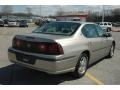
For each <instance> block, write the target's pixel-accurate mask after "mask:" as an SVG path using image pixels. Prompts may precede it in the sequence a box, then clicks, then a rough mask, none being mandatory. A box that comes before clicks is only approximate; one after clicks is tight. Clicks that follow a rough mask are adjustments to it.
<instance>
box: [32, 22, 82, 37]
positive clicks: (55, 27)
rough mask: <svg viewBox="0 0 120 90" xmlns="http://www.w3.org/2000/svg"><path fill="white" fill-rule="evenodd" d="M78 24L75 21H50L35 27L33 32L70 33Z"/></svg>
mask: <svg viewBox="0 0 120 90" xmlns="http://www.w3.org/2000/svg"><path fill="white" fill-rule="evenodd" d="M79 26H80V23H75V22H51V23H48V24H45V25H43V26H42V27H39V28H37V29H36V30H35V31H33V33H43V34H55V35H56V34H57V35H72V34H73V33H74V32H75V31H76V30H77V29H78V27H79Z"/></svg>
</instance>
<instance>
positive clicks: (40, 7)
mask: <svg viewBox="0 0 120 90" xmlns="http://www.w3.org/2000/svg"><path fill="white" fill-rule="evenodd" d="M39 14H40V16H42V6H41V5H40V6H39Z"/></svg>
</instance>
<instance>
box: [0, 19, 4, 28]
mask: <svg viewBox="0 0 120 90" xmlns="http://www.w3.org/2000/svg"><path fill="white" fill-rule="evenodd" d="M0 26H2V27H4V21H3V20H1V19H0Z"/></svg>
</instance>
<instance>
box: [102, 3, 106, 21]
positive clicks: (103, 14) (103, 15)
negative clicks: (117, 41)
mask: <svg viewBox="0 0 120 90" xmlns="http://www.w3.org/2000/svg"><path fill="white" fill-rule="evenodd" d="M104 17H105V13H104V5H103V6H102V22H104Z"/></svg>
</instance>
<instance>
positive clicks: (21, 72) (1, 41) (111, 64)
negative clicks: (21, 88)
mask: <svg viewBox="0 0 120 90" xmlns="http://www.w3.org/2000/svg"><path fill="white" fill-rule="evenodd" d="M35 28H37V27H36V26H34V25H33V26H31V27H28V28H20V27H0V84H20V85H21V84H38V85H58V84H61V85H101V84H105V85H108V84H111V85H113V84H114V85H116V84H117V85H119V84H120V32H112V35H113V37H114V38H115V40H116V50H115V55H114V57H113V58H111V59H107V58H106V59H103V60H100V61H99V62H97V63H95V64H94V65H92V66H91V67H90V68H89V69H88V71H87V73H86V75H85V76H84V77H82V78H80V79H74V78H73V77H72V76H71V73H66V74H60V75H49V74H46V73H43V72H40V71H36V70H32V69H28V68H24V67H21V66H17V65H14V64H13V63H11V62H9V60H8V57H7V49H8V47H9V46H11V44H12V38H13V36H14V35H16V34H23V33H30V32H31V31H32V30H34V29H35Z"/></svg>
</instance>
